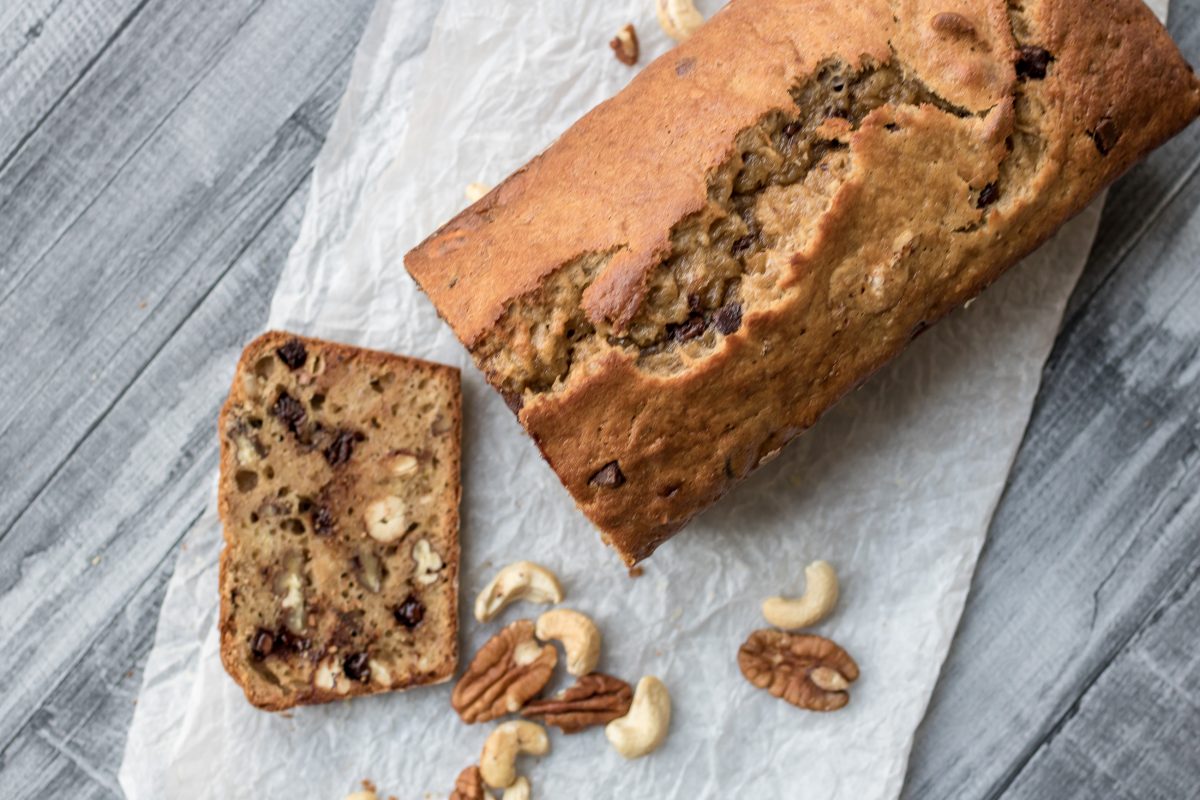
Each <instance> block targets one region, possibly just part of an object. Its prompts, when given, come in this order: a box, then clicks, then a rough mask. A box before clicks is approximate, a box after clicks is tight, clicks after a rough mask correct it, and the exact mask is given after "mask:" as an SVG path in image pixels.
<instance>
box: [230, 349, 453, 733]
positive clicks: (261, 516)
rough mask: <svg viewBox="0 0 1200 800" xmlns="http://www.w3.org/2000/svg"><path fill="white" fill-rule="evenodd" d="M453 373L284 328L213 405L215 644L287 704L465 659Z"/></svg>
mask: <svg viewBox="0 0 1200 800" xmlns="http://www.w3.org/2000/svg"><path fill="white" fill-rule="evenodd" d="M461 419H462V401H461V394H460V385H459V373H458V370H457V369H454V368H452V367H447V366H442V365H439V364H432V363H429V362H426V361H420V360H417V359H412V358H404V357H402V356H396V355H391V354H388V353H382V352H378V351H375V350H365V349H361V348H357V347H350V346H347V345H340V344H334V343H332V342H326V341H322V340H319V339H310V338H304V337H300V336H293V335H292V334H288V333H280V332H272V333H267V334H264V335H262V336H260V337H259V338H257V339H255V340H254V341H253V342H251V343H250V344H249V345H248V346H247V347H246V350H245V351H244V352H243V354H242V358H241V360H240V361H239V362H238V367H237V373H236V375H235V376H234V380H233V387H232V389H231V390H230V393H229V399H228V400H227V401H226V403H225V406H224V408H223V409H222V410H221V416H220V420H219V435H220V440H221V475H220V486H219V508H220V513H221V522H222V524H223V527H224V531H225V548H224V550H223V551H222V553H221V579H220V588H221V617H220V632H221V661H222V662H223V663H224V665H225V669H226V670H227V671H228V672H229V674H230V675H231V676H232V677H233V679H234V680H235V681H237V682H238V684H239V685H241V687H242V689H243V690H244V691H245V692H246V697H247V699H248V700H249V701H250V702H251V703H253V704H254V705H256V706H258V707H259V708H263V709H268V710H273V711H274V710H280V709H284V708H290V707H292V706H296V705H303V704H311V703H324V702H327V701H330V700H337V699H342V698H346V697H353V696H356V695H362V694H373V693H376V692H384V691H393V690H400V689H406V688H408V687H410V686H418V685H422V684H430V683H440V682H442V681H445V680H448V679H449V678H450V677H451V676H452V675H453V674H454V670H455V668H456V666H457V665H458V561H459V544H458V503H459V496H460V494H461V490H460V483H459V471H460V453H461V449H460V431H461Z"/></svg>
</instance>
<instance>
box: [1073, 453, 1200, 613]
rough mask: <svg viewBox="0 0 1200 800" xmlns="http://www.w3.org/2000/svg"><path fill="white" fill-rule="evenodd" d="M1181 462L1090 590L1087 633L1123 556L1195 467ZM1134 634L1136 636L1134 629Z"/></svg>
mask: <svg viewBox="0 0 1200 800" xmlns="http://www.w3.org/2000/svg"><path fill="white" fill-rule="evenodd" d="M1196 451H1197V450H1196V446H1195V442H1193V447H1192V449H1191V450H1190V451H1189V452H1190V453H1193V454H1194V453H1196ZM1181 462H1182V465H1183V471H1182V472H1180V473H1179V476H1178V477H1177V478H1176V479H1175V481H1174V482H1173V483H1172V484H1171V485H1170V486H1168V487H1167V488H1166V489H1165V490H1164V491H1162V492H1161V493H1160V494H1159V495H1158V496H1157V497H1156V498H1154V505H1153V506H1151V508H1150V510H1149V511H1148V512H1147V513H1146V514H1145V517H1144V519H1143V521H1142V524H1141V525H1140V526H1139V527H1138V529H1137V530H1136V531H1135V532H1134V533H1133V535H1132V536H1129V537H1127V539H1128V543H1129V546H1128V547H1127V548H1126V549H1125V552H1124V553H1122V554H1121V555H1120V557H1118V558H1117V559H1116V560H1115V561H1113V564H1112V566H1111V567H1110V568H1109V570H1108V572H1107V573H1106V574H1105V576H1104V578H1102V579H1101V580H1100V582H1099V583H1098V584H1097V585H1096V588H1095V589H1093V590H1092V619H1091V621H1090V622H1089V623H1088V631H1089V633H1090V632H1091V631H1094V630H1095V629H1096V622H1097V620H1098V618H1099V616H1100V603H1101V599H1100V595H1101V594H1103V592H1104V589H1105V588H1106V587H1107V586H1108V583H1109V581H1111V580H1112V579H1113V576H1115V575H1116V574H1117V570H1119V569H1120V568H1121V566H1122V564H1123V563H1124V561H1125V556H1126V555H1127V554H1128V553H1129V549H1130V548H1132V547H1133V546H1134V545H1135V544H1136V543H1137V541H1138V540H1139V539H1140V538H1141V536H1142V534H1144V533H1145V532H1146V526H1148V525H1149V524H1150V520H1153V519H1156V518H1157V516H1158V512H1159V511H1161V510H1162V509H1163V506H1164V505H1165V504H1166V503H1167V499H1168V498H1170V497H1173V496H1174V495H1175V493H1176V492H1177V491H1178V490H1179V488H1180V487H1181V486H1182V485H1183V484H1184V483H1185V482H1187V481H1188V480H1189V479H1190V478H1191V475H1190V474H1189V471H1190V470H1191V468H1192V467H1193V466H1195V459H1192V460H1191V461H1189V460H1187V458H1186V457H1185V458H1183V459H1181ZM1172 516H1173V515H1172ZM1168 519H1169V518H1168ZM1151 608H1154V604H1152V605H1151ZM1154 622H1155V620H1153V619H1150V620H1148V621H1146V622H1145V623H1144V624H1146V625H1153V624H1154ZM1134 633H1135V634H1136V629H1135V631H1134Z"/></svg>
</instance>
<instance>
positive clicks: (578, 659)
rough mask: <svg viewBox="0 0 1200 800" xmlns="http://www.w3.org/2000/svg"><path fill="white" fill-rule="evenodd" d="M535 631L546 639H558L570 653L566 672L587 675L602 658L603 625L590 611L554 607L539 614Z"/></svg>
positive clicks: (544, 640) (546, 640)
mask: <svg viewBox="0 0 1200 800" xmlns="http://www.w3.org/2000/svg"><path fill="white" fill-rule="evenodd" d="M534 634H535V635H536V636H537V638H539V639H541V640H542V641H543V642H548V641H550V640H551V639H557V640H558V641H560V642H562V644H563V650H565V651H566V653H567V672H569V673H571V674H572V675H576V676H579V675H587V674H588V673H589V672H591V671H592V670H594V669H595V668H596V663H597V662H599V661H600V641H601V638H602V637H601V635H600V629H599V628H597V627H596V623H594V622H592V620H591V618H590V617H588V615H587V614H581V613H579V612H578V611H572V610H571V609H569V608H554V609H551V610H550V611H547V612H546V613H545V614H542V615H541V616H540V617H538V620H537V626H536V627H535V628H534Z"/></svg>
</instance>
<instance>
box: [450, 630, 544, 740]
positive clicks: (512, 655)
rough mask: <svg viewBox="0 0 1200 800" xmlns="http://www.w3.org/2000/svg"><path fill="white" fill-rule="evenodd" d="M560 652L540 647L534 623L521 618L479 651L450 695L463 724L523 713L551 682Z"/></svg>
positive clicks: (452, 704) (451, 702) (451, 703)
mask: <svg viewBox="0 0 1200 800" xmlns="http://www.w3.org/2000/svg"><path fill="white" fill-rule="evenodd" d="M557 663H558V651H557V650H555V649H554V645H551V644H547V645H539V644H538V642H537V639H535V638H534V636H533V623H532V622H530V621H529V620H527V619H519V620H517V621H516V622H514V623H512V624H511V625H509V626H508V627H506V628H504V630H502V631H500V632H499V633H497V634H496V635H495V636H493V637H492V638H491V639H490V640H489V641H488V642H487V644H485V645H484V646H483V647H481V648H479V652H478V653H476V654H475V658H474V659H472V660H471V665H470V666H469V667H467V671H466V673H464V674H463V676H462V677H461V678H459V680H458V683H457V684H456V685H455V687H454V692H453V693H452V694H451V695H450V705H451V706H453V707H454V710H455V711H457V712H458V715H459V716H460V717H462V719H463V722H466V723H468V724H469V723H473V722H487V721H489V720H493V719H496V718H497V717H502V716H504V715H505V714H511V713H513V712H515V711H520V710H521V707H522V706H524V705H525V703H526V702H528V701H529V699H530V698H533V697H536V696H537V693H538V692H540V691H541V690H542V688H543V687H545V685H546V684H547V683H549V681H550V676H551V675H552V674H553V673H554V665H555V664H557Z"/></svg>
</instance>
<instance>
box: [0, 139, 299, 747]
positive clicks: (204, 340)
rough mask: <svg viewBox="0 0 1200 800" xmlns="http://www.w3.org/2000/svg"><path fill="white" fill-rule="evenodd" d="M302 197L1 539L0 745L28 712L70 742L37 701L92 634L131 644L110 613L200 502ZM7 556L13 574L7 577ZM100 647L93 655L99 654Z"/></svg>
mask: <svg viewBox="0 0 1200 800" xmlns="http://www.w3.org/2000/svg"><path fill="white" fill-rule="evenodd" d="M304 135H305V136H306V137H307V135H308V134H307V133H306V134H304ZM307 188H308V182H307V181H304V182H303V183H301V184H300V185H299V186H298V187H297V188H296V189H295V190H293V192H292V193H291V195H290V196H289V197H288V198H287V199H286V201H285V202H284V204H283V206H282V208H281V209H280V210H279V212H278V213H277V214H275V215H273V216H272V218H271V220H270V222H269V224H268V225H267V227H266V228H265V229H264V230H263V231H262V233H261V235H259V236H258V237H257V238H255V240H254V241H253V243H252V244H251V246H250V247H249V248H248V249H247V250H246V251H245V252H244V253H243V254H242V255H241V256H240V257H239V258H238V259H237V260H236V262H235V264H234V266H233V267H232V268H231V269H230V270H229V271H228V272H227V273H226V275H225V278H224V279H223V280H221V281H220V282H219V283H218V284H217V286H216V287H215V288H214V289H213V290H212V292H211V293H210V294H209V295H208V297H207V298H206V299H205V301H204V302H203V303H202V304H201V305H200V306H199V307H198V308H197V309H196V311H195V313H194V314H192V315H191V316H190V317H189V318H188V319H187V320H186V321H185V322H184V323H183V325H182V326H181V327H180V328H179V331H178V332H177V333H176V334H175V335H174V336H172V337H171V338H170V340H169V341H168V343H167V345H166V346H165V347H164V348H163V350H162V351H161V352H160V353H158V355H157V356H155V358H154V359H153V360H152V361H151V362H150V363H149V364H148V365H147V367H146V369H145V370H144V371H143V372H142V373H141V375H140V376H139V377H138V379H137V380H136V381H135V382H134V384H133V385H132V386H130V388H129V390H128V391H127V392H126V393H125V394H124V396H123V397H122V400H121V402H120V403H119V404H118V405H117V406H116V407H114V409H113V410H112V412H111V413H109V414H108V415H107V416H105V417H104V419H103V420H101V421H100V423H99V424H98V425H97V426H96V428H95V429H94V430H93V431H92V432H91V434H90V435H89V436H88V437H87V439H86V440H85V441H84V442H83V443H82V444H81V445H80V447H79V449H78V450H77V452H76V454H75V456H74V457H73V458H72V459H71V460H70V462H69V463H68V464H67V465H66V467H65V468H64V469H63V470H62V472H61V473H59V474H58V475H57V476H56V477H55V479H54V481H53V482H52V483H51V485H50V487H48V491H47V493H46V494H45V495H44V496H43V499H42V500H41V501H39V502H38V503H37V504H35V505H34V506H33V507H32V508H31V510H30V513H29V514H27V515H26V516H24V517H22V519H21V521H20V523H19V524H18V525H17V527H16V528H15V529H14V530H13V533H12V534H11V535H10V537H9V539H7V540H5V542H3V548H0V553H3V556H2V557H0V564H3V565H4V566H3V567H0V569H4V570H5V582H6V583H11V588H10V589H9V590H8V591H7V592H6V593H4V594H3V595H0V619H3V620H4V623H3V624H4V631H3V636H2V637H0V638H3V639H4V641H6V642H7V643H8V644H7V646H6V648H5V649H4V651H3V652H2V653H0V674H4V675H6V676H8V679H7V680H6V686H5V691H4V692H3V693H0V743H7V742H9V741H10V740H11V739H13V738H14V736H16V734H17V733H18V732H19V731H20V730H21V729H22V728H24V727H26V722H27V721H28V720H29V719H30V718H31V716H32V715H33V714H34V713H35V710H38V709H42V710H40V711H38V712H37V713H39V714H42V715H43V716H45V715H48V714H49V715H51V716H50V718H49V721H50V722H52V723H53V725H54V728H53V734H54V735H56V736H62V737H63V739H64V740H74V741H77V742H78V741H82V740H83V739H82V738H81V734H80V731H79V725H78V723H79V722H80V719H81V718H76V717H71V718H70V719H69V720H68V718H67V717H66V716H65V715H63V716H62V719H61V720H60V719H59V718H58V717H57V716H54V714H53V711H52V710H51V708H52V707H51V706H46V705H45V700H46V698H47V697H49V695H50V694H51V693H52V692H54V691H56V689H58V688H62V690H63V691H64V692H66V693H68V694H69V693H70V692H71V691H72V688H71V687H73V686H76V685H78V684H77V682H78V680H79V679H80V678H81V677H82V678H86V676H85V675H81V674H80V673H79V671H73V670H72V667H73V666H74V665H75V664H76V663H77V662H79V661H80V659H81V658H84V657H85V656H86V655H87V653H88V648H89V647H90V646H91V645H92V643H93V642H95V641H97V639H98V637H100V638H104V637H105V636H113V637H115V640H114V642H113V644H112V646H114V647H116V648H117V653H120V652H121V651H122V648H123V647H125V646H126V645H127V644H129V643H130V642H131V641H132V642H135V643H136V642H137V640H136V638H131V639H130V640H126V639H125V636H126V634H127V632H126V631H124V630H122V629H121V628H120V627H119V626H118V627H116V628H115V629H114V625H113V621H114V620H118V621H119V622H120V623H121V624H124V621H125V618H124V617H123V616H122V615H123V614H124V613H125V612H123V611H122V609H124V608H125V607H126V605H127V604H128V603H129V602H130V600H131V598H133V597H135V595H136V593H137V592H138V587H139V585H141V584H143V582H144V581H145V580H146V578H147V576H150V575H151V574H152V573H154V572H155V570H156V569H159V568H160V567H161V565H162V563H163V561H164V559H166V558H167V557H168V555H169V554H170V553H172V551H173V548H174V547H175V545H176V543H177V542H178V540H179V539H180V537H181V536H182V535H183V532H184V531H186V530H187V528H188V527H189V526H190V525H191V524H192V523H193V522H194V521H195V520H196V519H197V518H198V517H199V515H200V513H201V512H202V511H203V509H204V508H205V507H206V506H207V504H208V503H209V501H210V493H211V490H212V475H213V473H214V471H215V469H216V465H217V448H216V436H215V424H216V414H217V410H218V409H219V407H220V403H221V401H222V398H223V395H224V394H225V392H226V391H227V390H228V386H229V381H230V380H231V378H232V374H233V365H234V363H235V361H236V356H237V354H238V353H239V352H240V350H241V347H242V344H243V343H244V342H245V341H246V340H247V339H248V338H249V337H250V336H251V335H252V332H253V331H254V330H255V329H256V328H257V327H258V326H259V325H261V321H262V320H263V319H264V318H265V317H266V313H267V308H268V303H269V300H270V296H271V294H272V289H273V286H274V284H275V281H276V279H277V276H278V271H279V270H280V269H281V268H282V265H283V263H284V261H285V259H286V254H287V251H288V249H289V248H290V247H291V245H292V242H293V241H294V239H295V235H296V233H297V231H298V230H299V224H300V219H301V216H302V212H303V202H304V199H305V195H306V193H307ZM13 556H15V557H16V558H15V563H16V565H17V568H16V569H15V570H14V569H13V568H12V567H10V566H8V564H9V562H10V561H13V560H14V559H13ZM93 562H94V563H93ZM135 605H136V603H135ZM132 613H133V616H132V617H130V618H129V624H133V623H136V622H143V621H144V620H145V619H146V615H145V609H144V608H142V609H135V610H134V611H133V612H132ZM151 628H152V626H151ZM106 630H107V631H108V633H107V634H102V633H101V632H103V631H106ZM143 633H146V634H149V633H150V631H149V630H145V631H143ZM107 646H108V645H101V646H100V649H99V650H97V651H95V653H97V654H99V655H101V656H103V655H105V653H107V651H106V650H105V647H107ZM140 646H141V643H137V644H135V647H140ZM139 655H140V653H138V652H132V653H130V652H128V651H125V652H124V653H123V654H122V655H120V656H118V655H117V654H115V653H114V654H113V655H112V657H111V659H109V660H107V661H105V660H101V661H92V662H90V663H89V666H90V667H93V668H95V667H97V666H98V665H100V666H102V668H104V669H105V670H106V671H107V669H108V668H107V667H103V665H104V664H109V666H111V665H112V664H116V665H117V666H118V667H120V668H123V669H129V668H130V666H132V663H131V661H132V660H134V659H136V658H137V657H138V656H139ZM64 679H66V680H67V683H66V684H63V681H64ZM60 684H63V686H62V687H60ZM83 685H84V687H85V688H86V687H87V684H86V682H85V684H83ZM92 688H95V687H92ZM93 700H97V698H96V697H95V696H93ZM99 701H101V702H102V701H103V698H102V697H100V698H99ZM66 705H69V703H60V704H59V705H58V708H59V709H63V708H65V707H66ZM82 719H86V715H85V717H83V718H82ZM34 728H35V733H36V730H41V729H45V728H46V724H45V723H43V724H41V725H38V724H35V725H34ZM92 732H93V733H94V734H96V735H101V734H102V733H103V732H102V731H96V730H94V728H93V729H92ZM27 738H28V737H27ZM94 738H95V736H92V737H90V739H91V740H93V741H94ZM122 741H123V737H122ZM89 752H90V746H89ZM96 766H99V765H96ZM103 768H104V769H109V770H110V771H112V770H115V765H113V764H106V765H104V766H103Z"/></svg>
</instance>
